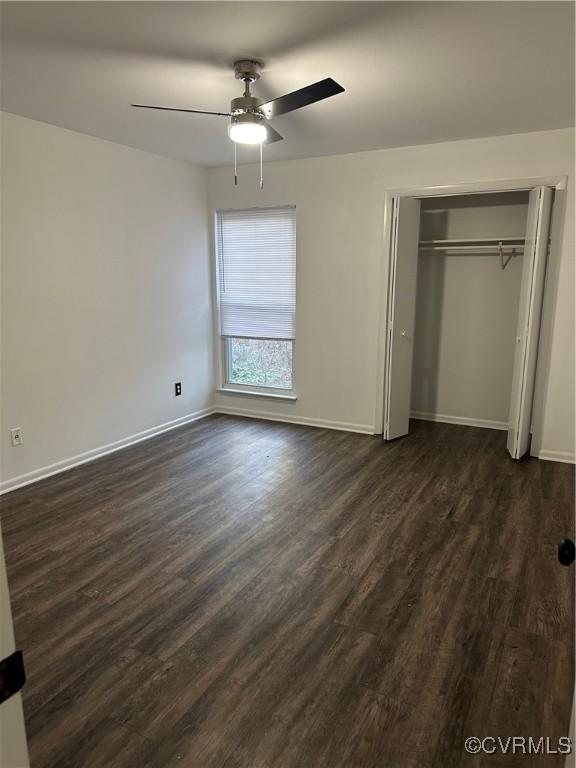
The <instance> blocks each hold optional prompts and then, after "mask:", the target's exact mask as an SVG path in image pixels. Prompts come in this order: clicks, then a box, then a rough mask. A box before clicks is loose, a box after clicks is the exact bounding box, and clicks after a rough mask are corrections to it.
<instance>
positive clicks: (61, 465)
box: [0, 408, 214, 495]
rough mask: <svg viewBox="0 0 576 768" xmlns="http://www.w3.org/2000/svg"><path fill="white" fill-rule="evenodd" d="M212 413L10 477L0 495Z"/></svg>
mask: <svg viewBox="0 0 576 768" xmlns="http://www.w3.org/2000/svg"><path fill="white" fill-rule="evenodd" d="M212 413H214V409H213V408H202V409H201V410H199V411H194V413H188V414H187V415H186V416H181V417H180V418H179V419H173V420H172V421H167V422H165V423H164V424H158V426H156V427H150V429H145V430H144V431H143V432H137V433H136V434H135V435H130V436H129V437H124V438H122V439H121V440H116V441H115V442H113V443H108V445H102V446H100V447H99V448H93V449H92V450H90V451H84V453H79V454H77V455H76V456H71V457H70V458H69V459H62V461H57V462H55V463H54V464H48V465H47V466H45V467H40V469H35V470H33V471H32V472H26V473H25V474H23V475H18V476H17V477H12V478H10V479H9V480H5V481H4V482H2V483H0V495H2V494H3V493H9V492H10V491H15V490H16V489H17V488H22V487H23V486H24V485H30V483H36V482H38V481H39V480H44V478H46V477H51V476H52V475H57V474H59V473H60V472H66V470H68V469H72V468H73V467H78V466H80V465H81V464H87V463H88V462H89V461H94V460H95V459H99V458H100V457H101V456H106V455H107V454H109V453H115V451H121V450H122V449H123V448H128V447H129V446H131V445H135V443H141V442H142V441H143V440H150V438H151V437H156V435H161V434H162V433H163V432H169V431H170V430H171V429H177V428H178V427H183V426H184V425H185V424H190V423H191V422H192V421H198V419H203V418H205V417H206V416H210V414H212Z"/></svg>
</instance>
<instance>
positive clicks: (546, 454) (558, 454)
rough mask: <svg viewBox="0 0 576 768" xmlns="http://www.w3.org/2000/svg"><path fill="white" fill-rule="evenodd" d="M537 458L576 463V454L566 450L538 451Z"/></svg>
mask: <svg viewBox="0 0 576 768" xmlns="http://www.w3.org/2000/svg"><path fill="white" fill-rule="evenodd" d="M538 458H539V459H542V460H543V461H561V462H563V463H564V464H576V456H575V455H574V454H573V453H570V452H568V451H547V450H546V449H542V450H540V451H538Z"/></svg>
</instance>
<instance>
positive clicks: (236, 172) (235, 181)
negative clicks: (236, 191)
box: [234, 142, 238, 187]
mask: <svg viewBox="0 0 576 768" xmlns="http://www.w3.org/2000/svg"><path fill="white" fill-rule="evenodd" d="M234 186H235V187H237V186H238V164H237V162H236V142H234Z"/></svg>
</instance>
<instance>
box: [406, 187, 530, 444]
mask: <svg viewBox="0 0 576 768" xmlns="http://www.w3.org/2000/svg"><path fill="white" fill-rule="evenodd" d="M527 213H528V193H527V192H521V193H515V192H512V193H505V194H498V195H484V194H483V195H464V196H462V197H460V196H458V197H440V198H435V199H425V200H423V201H422V213H421V216H420V238H421V239H422V240H434V239H461V238H468V239H470V238H475V237H477V238H489V237H494V238H495V237H503V238H504V237H520V238H522V237H524V236H525V234H526V218H527ZM521 254H522V251H521V249H520V250H519V255H518V256H517V257H515V258H512V259H511V260H510V261H509V262H508V264H507V266H506V269H504V270H502V268H501V264H500V257H499V255H498V253H497V251H494V252H491V253H489V252H480V253H479V252H473V251H469V252H459V253H454V252H450V251H448V252H429V251H428V252H422V253H421V254H420V256H419V259H418V289H417V296H416V323H415V331H414V367H413V374H412V411H413V413H414V414H415V415H418V414H420V415H422V414H425V415H426V416H428V417H430V416H435V417H438V418H442V417H446V416H448V417H450V418H452V419H457V420H464V421H468V422H470V423H476V422H481V423H485V425H486V426H500V428H506V429H507V427H508V412H509V408H510V393H511V385H512V372H513V367H514V352H515V349H516V332H517V331H516V324H517V317H518V304H519V298H520V281H521V277H522V256H521Z"/></svg>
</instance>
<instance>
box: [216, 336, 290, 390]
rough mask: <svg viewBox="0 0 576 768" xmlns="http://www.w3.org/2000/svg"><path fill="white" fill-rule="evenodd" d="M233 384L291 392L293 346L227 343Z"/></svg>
mask: <svg viewBox="0 0 576 768" xmlns="http://www.w3.org/2000/svg"><path fill="white" fill-rule="evenodd" d="M228 376H229V381H230V383H231V384H245V385H252V386H255V387H277V388H278V389H292V342H291V341H286V340H280V339H278V340H268V339H240V338H231V339H228Z"/></svg>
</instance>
